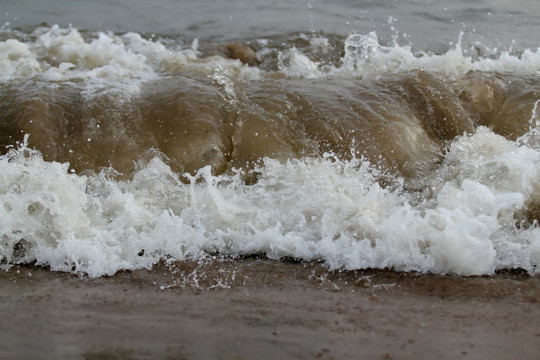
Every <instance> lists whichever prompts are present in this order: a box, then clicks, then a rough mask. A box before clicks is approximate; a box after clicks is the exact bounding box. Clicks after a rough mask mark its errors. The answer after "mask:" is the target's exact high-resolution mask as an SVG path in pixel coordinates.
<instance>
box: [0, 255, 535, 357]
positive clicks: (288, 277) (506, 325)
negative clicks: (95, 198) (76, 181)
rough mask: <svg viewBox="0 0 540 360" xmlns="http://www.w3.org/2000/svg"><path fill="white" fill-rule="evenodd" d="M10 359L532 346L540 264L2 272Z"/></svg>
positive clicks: (227, 265)
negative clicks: (500, 268) (451, 271)
mask: <svg viewBox="0 0 540 360" xmlns="http://www.w3.org/2000/svg"><path fill="white" fill-rule="evenodd" d="M0 289H1V295H0V320H1V321H0V324H1V325H0V331H1V333H2V337H1V338H0V349H4V350H2V353H3V358H4V359H23V358H34V359H57V358H66V359H68V358H69V359H209V358H214V359H274V358H281V359H299V358H306V359H313V358H320V359H348V358H365V359H433V358H438V359H456V358H463V359H485V358H497V359H510V358H519V359H537V358H538V357H540V328H539V327H538V323H540V306H539V302H540V276H534V277H531V276H529V275H525V274H522V273H519V272H504V273H500V274H496V275H493V276H489V277H488V276H486V277H468V278H466V277H457V276H440V275H425V274H414V273H399V272H393V271H385V270H363V271H342V272H339V271H333V272H329V271H328V270H327V269H326V268H325V267H324V266H323V265H320V264H314V263H286V262H277V261H272V260H267V259H244V260H234V261H228V260H225V261H214V262H207V263H204V264H200V263H194V262H184V263H176V264H172V265H170V266H165V265H163V264H160V265H157V266H155V267H154V268H153V269H152V270H137V271H132V272H127V271H126V272H120V273H117V274H116V275H114V276H111V277H101V278H87V277H78V276H74V275H70V274H65V273H56V272H51V271H48V270H43V269H39V268H35V267H26V266H25V267H13V268H12V269H10V270H9V271H7V272H6V271H2V272H0Z"/></svg>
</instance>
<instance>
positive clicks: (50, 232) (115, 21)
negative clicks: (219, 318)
mask: <svg viewBox="0 0 540 360" xmlns="http://www.w3.org/2000/svg"><path fill="white" fill-rule="evenodd" d="M539 33H540V4H539V3H537V2H533V1H525V0H515V1H512V2H508V1H503V0H484V1H474V2H471V1H454V2H449V1H439V0H431V1H429V0H423V1H421V0H416V1H412V0H411V1H397V0H396V1H374V0H373V1H346V0H341V1H321V0H308V1H282V0H280V1H262V0H250V1H247V0H232V1H215V0H212V1H210V0H202V1H199V0H198V1H174V0H166V1H150V0H141V1H128V0H95V1H84V2H83V1H67V0H49V1H22V0H21V1H4V2H2V4H0V154H1V156H0V266H1V267H2V268H4V269H9V268H10V267H11V266H13V265H16V264H29V265H34V266H39V267H45V268H49V269H50V270H51V271H66V272H72V273H75V274H81V275H88V276H91V277H99V276H104V275H112V274H114V273H116V272H118V271H121V270H134V269H142V268H151V267H152V266H154V265H155V264H157V263H162V262H165V263H178V262H183V261H193V260H195V261H199V260H201V261H220V259H227V261H230V260H231V259H235V258H240V259H241V258H245V257H251V256H261V257H267V258H269V259H275V260H276V261H279V260H287V261H291V260H293V261H315V262H320V263H323V264H324V265H325V266H326V267H327V268H328V269H330V270H334V269H338V270H354V269H369V268H373V269H392V270H396V271H413V272H421V273H435V274H456V275H465V276H466V275H491V274H494V273H496V272H497V271H501V270H511V269H519V270H520V271H524V272H527V273H529V274H531V275H535V274H537V273H538V272H540V270H539V266H540V227H539V225H538V221H539V219H540V109H539V104H540V48H539V47H540V40H539V39H538V34H539Z"/></svg>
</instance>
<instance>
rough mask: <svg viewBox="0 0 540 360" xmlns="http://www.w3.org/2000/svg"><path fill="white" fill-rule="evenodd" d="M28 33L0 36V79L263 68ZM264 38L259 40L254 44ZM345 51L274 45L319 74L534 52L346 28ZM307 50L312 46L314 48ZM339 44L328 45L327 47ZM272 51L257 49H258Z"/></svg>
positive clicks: (444, 67) (465, 66)
mask: <svg viewBox="0 0 540 360" xmlns="http://www.w3.org/2000/svg"><path fill="white" fill-rule="evenodd" d="M34 35H35V40H33V41H23V40H19V39H8V40H5V41H0V50H1V51H0V81H1V82H4V83H5V82H9V81H25V80H28V79H41V80H44V81H80V80H84V81H85V82H87V83H88V86H94V84H99V83H100V82H104V81H105V82H107V83H108V85H109V86H110V85H111V84H115V83H119V82H122V81H126V80H138V81H146V80H150V79H155V78H156V77H158V76H163V75H169V74H181V73H183V72H185V71H189V72H193V71H195V72H200V73H201V74H212V73H214V72H216V71H227V72H228V73H233V74H234V75H235V77H237V78H243V79H257V78H259V77H260V76H263V75H264V74H261V71H260V70H259V69H258V68H256V67H248V66H245V65H243V64H241V63H240V62H239V61H238V60H230V59H224V58H222V57H219V56H211V57H206V58H202V57H201V56H200V53H199V52H198V50H197V48H198V42H197V41H196V42H194V43H193V44H189V45H186V46H183V47H181V48H179V47H178V44H176V45H174V46H170V45H168V43H167V42H166V41H160V40H159V39H145V38H143V37H142V36H141V35H140V34H137V33H133V32H131V33H126V34H122V35H117V34H114V33H111V32H107V33H103V32H102V33H96V34H93V35H92V36H86V37H85V36H83V35H82V34H81V32H79V31H78V30H77V29H75V28H60V27H58V26H56V25H55V26H52V27H51V28H38V29H37V30H36V34H34ZM309 41H310V44H311V46H310V48H311V49H312V50H313V49H315V50H316V51H318V52H323V53H326V52H327V51H328V49H329V48H331V46H330V45H329V42H328V39H326V38H324V37H320V36H319V37H315V38H309ZM263 43H264V42H263V41H262V40H261V41H260V44H263ZM343 47H344V56H343V58H342V59H341V63H340V64H338V65H330V64H328V63H320V62H318V61H317V60H315V59H310V57H309V54H305V53H303V52H302V51H301V50H300V49H297V48H296V47H294V46H291V48H289V49H286V50H282V51H279V52H278V64H277V65H278V68H279V71H280V72H281V73H283V74H285V75H287V76H290V77H301V78H302V77H303V78H321V77H326V76H337V77H340V76H345V77H370V78H377V77H380V76H383V75H384V74H388V73H399V72H405V71H410V70H425V71H430V72H436V73H440V74H443V75H446V76H449V77H461V76H463V75H464V74H466V73H467V72H469V71H471V70H481V71H491V72H502V73H505V72H511V73H513V74H525V75H527V74H529V75H537V74H538V72H539V71H540V51H539V50H538V49H528V50H525V51H523V52H522V53H520V54H513V53H511V52H510V51H502V52H500V53H499V54H498V55H492V56H487V57H473V56H469V55H467V49H463V46H462V43H461V35H460V36H459V39H458V41H457V42H456V44H455V46H454V47H453V48H452V49H450V50H448V51H447V52H445V53H443V54H434V53H429V52H424V53H415V52H414V51H413V50H412V48H411V46H409V45H399V44H398V43H397V42H394V43H393V44H391V45H388V46H387V45H381V44H380V42H379V39H378V36H377V34H376V33H375V32H370V33H368V34H359V33H352V34H350V35H349V36H348V37H347V38H346V39H345V41H344V44H343ZM315 50H314V51H315ZM337 50H339V49H334V48H332V51H337ZM267 53H271V51H269V50H268V49H262V50H261V51H260V54H263V55H264V54H267Z"/></svg>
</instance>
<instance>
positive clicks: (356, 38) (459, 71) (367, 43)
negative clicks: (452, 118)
mask: <svg viewBox="0 0 540 360" xmlns="http://www.w3.org/2000/svg"><path fill="white" fill-rule="evenodd" d="M461 36H462V35H460V36H459V41H458V42H457V43H456V45H455V46H454V48H452V49H450V50H448V51H447V52H445V53H443V54H433V53H427V52H424V53H421V54H418V53H414V52H413V50H412V48H411V47H410V46H408V45H399V44H397V43H396V42H394V43H393V44H392V45H390V46H384V45H381V44H380V43H379V39H378V37H377V34H376V33H375V32H370V33H369V34H365V35H364V34H358V33H353V34H350V35H349V36H348V37H347V38H346V40H345V42H344V51H345V55H344V56H343V58H342V63H341V64H340V65H339V66H328V65H327V64H321V63H319V62H317V61H313V60H311V59H309V57H308V56H306V55H305V54H303V53H302V52H300V51H299V50H298V49H296V48H292V49H289V50H284V51H282V52H280V53H279V57H280V59H286V61H280V63H279V66H280V70H281V71H283V72H284V73H285V74H287V75H288V76H293V77H301V78H320V77H324V76H345V77H360V78H379V77H381V76H383V75H386V74H394V73H400V72H406V71H411V70H424V71H429V72H434V73H439V74H442V75H445V76H448V77H451V78H460V77H462V76H463V75H465V74H466V73H467V72H469V71H472V70H480V71H491V72H501V73H513V74H523V75H527V74H528V75H537V74H538V72H539V71H540V51H539V49H536V50H529V49H528V50H525V51H524V52H523V53H522V54H519V55H515V54H511V53H510V51H503V52H501V54H500V55H498V56H496V57H480V58H473V57H472V56H468V55H467V52H466V51H465V50H464V49H463V48H462V43H461Z"/></svg>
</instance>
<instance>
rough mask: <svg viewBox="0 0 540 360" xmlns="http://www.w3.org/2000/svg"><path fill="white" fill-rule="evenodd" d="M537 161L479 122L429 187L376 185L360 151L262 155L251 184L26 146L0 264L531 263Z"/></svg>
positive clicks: (1, 198)
mask: <svg viewBox="0 0 540 360" xmlns="http://www.w3.org/2000/svg"><path fill="white" fill-rule="evenodd" d="M539 164H540V153H539V152H538V151H536V150H533V149H530V148H527V147H525V146H519V145H517V144H515V143H512V142H510V141H508V140H505V139H503V138H501V137H499V136H497V135H495V134H493V133H492V132H491V131H490V130H488V129H486V128H480V129H479V130H478V131H477V133H475V134H474V135H471V136H465V137H462V138H460V139H459V140H457V141H456V142H455V143H454V144H453V145H452V146H451V148H450V151H449V156H448V158H447V160H446V161H445V163H444V164H443V166H442V167H441V168H440V169H439V170H438V171H437V172H436V173H435V174H434V175H433V178H432V179H431V182H429V181H428V184H430V189H435V190H434V191H433V194H434V195H429V194H427V193H426V194H425V195H424V197H423V198H422V199H420V200H418V199H416V200H415V199H414V198H413V197H412V196H411V195H410V194H408V193H407V192H405V191H404V190H402V189H400V186H399V181H396V184H395V186H394V187H392V188H390V187H387V188H383V187H381V185H379V182H378V177H379V176H380V175H381V174H380V173H379V172H378V170H377V169H376V168H374V167H373V166H372V165H370V164H369V163H368V162H366V161H365V160H362V159H353V160H352V161H350V162H340V161H335V159H334V158H333V157H331V156H329V157H325V158H320V159H311V158H308V159H298V160H290V161H288V162H286V163H280V162H278V161H276V160H271V159H265V160H264V165H263V166H261V167H260V168H259V169H257V171H258V172H259V173H260V174H259V180H258V182H257V183H255V184H254V185H245V184H244V183H243V182H242V180H241V177H240V176H239V175H227V176H226V175H222V176H213V175H212V174H211V171H210V168H209V167H206V168H203V169H201V170H200V171H199V172H198V173H197V175H194V176H191V182H190V183H189V184H185V183H183V182H181V181H180V180H179V178H178V175H177V174H175V173H174V172H172V171H171V169H170V168H169V167H168V166H167V165H166V164H165V163H164V162H163V160H162V159H161V158H160V157H159V156H155V157H153V158H151V159H150V160H149V161H145V162H142V163H141V164H140V169H139V170H138V171H137V172H136V174H135V176H134V178H133V179H132V180H130V181H120V180H115V179H114V177H111V176H110V175H107V173H101V174H98V175H87V176H84V175H83V176H77V175H74V174H70V173H69V172H68V165H67V164H59V163H54V162H45V161H43V159H42V158H41V156H40V155H39V153H37V152H35V151H32V150H29V149H27V148H24V147H23V148H21V149H19V150H11V151H10V152H9V153H8V154H7V155H4V156H2V157H1V160H0V168H1V169H0V170H1V171H0V173H1V174H2V176H1V178H0V202H1V206H0V212H1V216H2V218H3V219H6V220H7V221H5V223H4V225H3V226H2V228H1V230H0V232H1V234H0V239H1V246H0V252H1V256H2V258H3V262H4V265H5V266H7V265H8V264H10V263H20V262H32V261H35V262H36V263H37V264H38V265H48V266H50V267H51V269H53V270H62V271H74V272H77V273H84V274H88V275H90V276H101V275H110V274H113V273H114V272H116V271H118V270H121V269H137V268H147V267H151V266H152V264H154V263H156V262H157V261H159V259H170V260H179V261H181V260H185V259H188V258H189V259H200V258H204V257H205V256H208V254H214V253H220V254H223V255H229V256H236V255H241V254H251V253H266V254H267V255H268V257H270V258H272V259H279V258H281V257H295V258H301V259H304V260H323V261H325V262H326V264H327V265H328V267H329V268H332V269H359V268H394V269H396V270H404V271H412V270H414V271H421V272H434V273H452V274H460V275H481V274H492V273H493V272H494V271H496V270H497V269H504V268H515V267H520V268H523V269H525V270H527V271H529V272H531V273H535V272H536V267H537V266H538V258H539V255H538V254H539V250H538V248H539V245H538V244H539V241H540V240H539V237H538V236H539V232H538V227H537V225H533V226H529V227H522V228H520V227H518V226H516V216H517V215H516V214H518V213H519V212H520V211H523V210H524V209H525V208H526V206H527V204H530V203H531V202H535V201H538V200H540V199H538V198H537V197H538V193H539V192H538V188H539V187H540V182H539V180H538V179H539V178H540V176H538V175H539V172H540V168H539V167H540V165H539ZM495 173H496V176H492V175H494V174H495ZM428 192H429V191H428Z"/></svg>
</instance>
